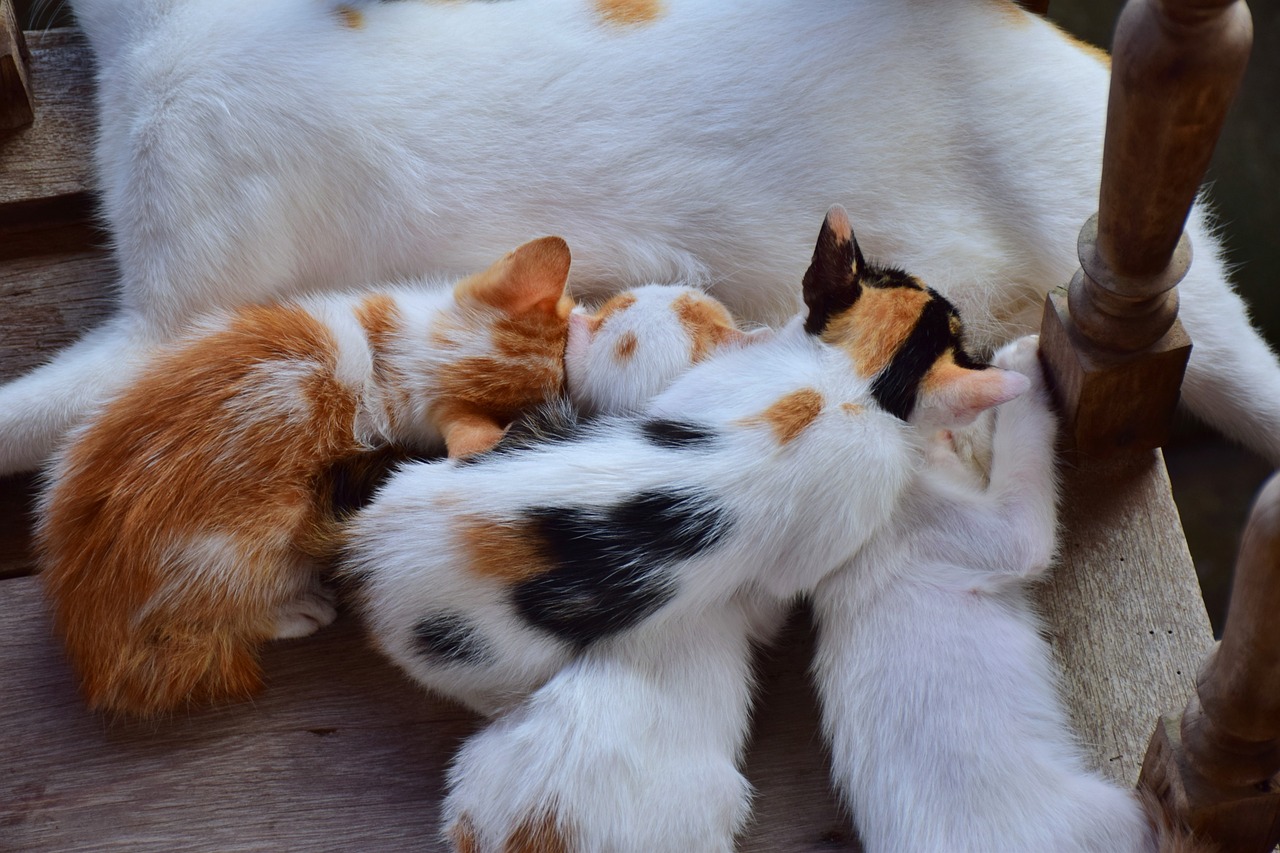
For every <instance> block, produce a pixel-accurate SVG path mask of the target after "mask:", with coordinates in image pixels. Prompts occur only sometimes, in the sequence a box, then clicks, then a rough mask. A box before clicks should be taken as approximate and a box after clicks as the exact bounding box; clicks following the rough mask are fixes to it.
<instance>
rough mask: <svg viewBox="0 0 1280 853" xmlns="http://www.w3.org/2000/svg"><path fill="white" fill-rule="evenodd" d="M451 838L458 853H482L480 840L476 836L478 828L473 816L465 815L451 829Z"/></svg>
mask: <svg viewBox="0 0 1280 853" xmlns="http://www.w3.org/2000/svg"><path fill="white" fill-rule="evenodd" d="M449 840H450V841H451V842H453V849H454V850H455V851H456V853H480V842H479V840H478V839H477V838H476V828H475V826H474V825H473V824H472V823H471V818H469V817H468V816H467V815H463V816H462V817H460V818H458V822H457V823H455V824H454V825H453V829H451V830H450V831H449Z"/></svg>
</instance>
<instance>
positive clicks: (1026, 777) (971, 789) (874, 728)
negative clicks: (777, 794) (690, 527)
mask: <svg viewBox="0 0 1280 853" xmlns="http://www.w3.org/2000/svg"><path fill="white" fill-rule="evenodd" d="M881 559H882V561H884V562H883V564H882V565H867V564H862V563H857V562H855V563H851V564H849V565H848V566H846V567H845V568H844V569H841V570H840V571H838V572H837V573H835V574H834V575H832V576H830V577H829V578H828V579H827V580H826V581H824V582H823V584H822V585H821V586H820V587H819V588H818V590H817V591H816V592H815V595H814V604H815V615H816V618H817V621H818V629H819V630H818V643H817V649H816V653H815V658H814V675H815V680H816V683H817V688H818V694H819V697H820V700H821V706H822V717H823V728H824V731H825V733H826V736H827V738H828V740H829V743H830V745H831V759H832V763H831V767H832V775H833V778H834V781H835V783H836V786H837V787H838V788H839V790H840V792H841V794H842V796H843V799H844V801H845V803H846V804H847V805H848V807H849V809H850V811H851V813H852V815H853V818H854V823H855V825H856V826H857V828H858V832H859V834H860V836H861V840H862V844H863V849H864V850H866V851H867V853H900V851H907V850H921V851H923V850H929V851H954V852H955V853H959V851H972V853H990V851H1022V850H1060V851H1096V853H1104V851H1106V853H1125V852H1126V851H1133V853H1137V851H1146V850H1148V849H1149V845H1150V844H1151V837H1150V830H1149V828H1148V826H1147V824H1146V822H1145V820H1144V818H1143V815H1142V812H1141V809H1140V808H1139V806H1138V804H1137V801H1136V800H1135V798H1134V797H1133V796H1132V794H1131V792H1129V791H1127V790H1124V789H1121V788H1119V787H1117V786H1115V785H1113V784H1111V783H1109V782H1107V781H1106V780H1104V779H1103V778H1102V777H1101V776H1100V775H1099V774H1097V773H1095V772H1092V771H1091V770H1089V769H1088V768H1087V767H1086V766H1085V763H1084V759H1083V757H1082V755H1081V753H1080V750H1079V748H1078V747H1077V746H1076V745H1075V743H1074V740H1073V737H1072V734H1071V731H1070V728H1069V726H1068V722H1067V718H1066V714H1065V712H1064V711H1063V709H1062V706H1061V703H1060V701H1059V700H1058V698H1057V695H1056V689H1055V677H1054V672H1053V669H1052V661H1051V656H1050V653H1049V649H1048V646H1047V644H1046V643H1045V642H1044V640H1043V639H1041V637H1040V636H1039V635H1038V633H1037V630H1036V624H1035V620H1034V618H1033V617H1032V616H1031V613H1030V610H1029V608H1028V607H1027V605H1026V603H1025V601H1023V600H1021V599H1019V598H1017V597H1016V596H1010V595H998V596H992V595H985V594H975V593H973V592H971V591H969V590H964V589H956V588H949V587H947V586H946V585H945V584H940V583H937V582H936V581H935V579H933V578H932V577H926V575H928V571H927V567H926V568H925V570H924V571H920V572H916V573H915V574H918V575H920V576H921V577H920V579H919V580H916V579H914V577H913V578H904V577H902V576H901V566H900V565H892V564H894V563H900V562H901V559H902V555H901V553H900V552H899V553H896V554H889V553H887V552H886V553H884V554H882V555H881Z"/></svg>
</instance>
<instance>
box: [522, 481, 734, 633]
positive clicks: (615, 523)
mask: <svg viewBox="0 0 1280 853" xmlns="http://www.w3.org/2000/svg"><path fill="white" fill-rule="evenodd" d="M528 518H529V520H530V522H531V527H532V529H533V531H534V533H535V535H536V537H537V540H538V543H539V545H540V547H541V548H542V549H543V552H544V555H545V557H546V559H547V562H548V563H549V564H550V565H551V566H552V569H551V570H550V571H548V572H546V573H545V574H542V575H539V576H537V577H534V578H530V579H529V580H526V581H523V582H522V583H520V584H518V585H517V586H516V587H515V588H514V589H513V590H512V594H513V596H514V602H515V606H516V609H517V611H518V612H519V613H520V615H521V616H523V617H524V618H525V619H526V620H527V621H528V622H529V623H530V624H531V625H534V626H535V627H537V628H541V629H542V630H544V631H547V632H549V633H551V634H554V635H556V636H557V637H559V638H560V639H562V640H565V641H567V642H570V643H573V644H574V645H577V646H586V645H588V644H590V643H592V642H595V641H596V640H599V639H601V638H603V637H607V636H609V635H611V634H615V633H617V632H619V631H622V630H624V629H626V628H629V627H631V626H632V625H635V624H636V623H637V622H639V621H640V620H642V619H644V618H645V617H646V616H648V615H649V614H651V613H653V612H654V611H655V610H657V609H658V608H659V607H661V606H662V605H663V604H665V603H666V602H668V601H669V600H670V599H671V598H672V596H673V595H675V589H674V587H673V585H672V579H671V576H670V574H669V573H668V571H667V567H668V566H669V565H670V564H671V563H673V562H676V561H679V560H687V559H690V558H692V557H695V556H697V555H699V554H702V553H705V552H707V551H709V550H711V549H712V548H714V547H715V546H716V544H717V543H719V542H720V541H721V539H722V538H723V536H724V535H725V533H727V532H728V530H729V526H730V519H729V517H728V515H727V514H726V511H725V510H724V509H723V508H722V507H720V506H718V505H717V504H715V503H714V502H713V501H712V500H711V499H710V498H709V497H707V496H706V495H704V494H700V493H697V492H690V491H673V492H661V491H652V492H641V493H640V494H637V495H634V496H633V497H631V498H628V499H627V500H624V501H622V502H621V503H617V504H614V505H612V506H608V507H604V508H602V509H595V508H590V507H582V506H573V507H545V508H539V509H535V510H532V511H530V512H529V513H528Z"/></svg>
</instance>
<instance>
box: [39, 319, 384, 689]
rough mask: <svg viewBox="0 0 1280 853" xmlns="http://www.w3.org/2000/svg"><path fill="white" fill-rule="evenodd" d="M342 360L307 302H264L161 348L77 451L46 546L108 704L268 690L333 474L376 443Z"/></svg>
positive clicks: (71, 628)
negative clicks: (262, 653)
mask: <svg viewBox="0 0 1280 853" xmlns="http://www.w3.org/2000/svg"><path fill="white" fill-rule="evenodd" d="M336 363H337V344H336V342H335V341H334V340H333V338H332V335H331V334H330V333H329V330H328V329H327V328H326V327H325V326H323V325H322V324H321V323H320V322H319V321H317V320H316V319H315V318H314V317H312V316H311V315H310V314H308V313H307V312H306V311H305V310H303V309H302V308H300V307H297V306H254V307H247V308H244V309H241V310H240V311H239V312H238V313H237V314H236V315H235V316H234V317H233V318H232V320H231V321H230V322H229V324H228V326H227V327H226V328H224V329H222V330H220V331H215V332H211V333H209V334H206V335H204V336H202V337H199V338H196V339H194V340H192V341H190V342H188V343H185V344H180V345H178V346H176V347H175V348H173V349H171V350H169V351H167V352H165V353H164V354H162V355H160V356H158V357H157V358H156V359H155V360H154V361H153V362H152V363H151V364H150V365H149V366H148V367H147V368H146V369H145V370H144V371H143V372H142V374H141V375H140V376H139V377H138V378H137V379H135V381H134V382H133V383H132V384H131V385H130V386H129V387H128V388H127V389H126V390H125V391H124V392H123V393H122V394H121V395H120V396H119V397H117V398H115V399H114V400H113V401H112V402H110V403H109V404H108V405H107V407H106V408H105V409H104V410H103V411H102V413H101V414H100V415H98V416H97V417H96V419H95V420H93V421H92V422H91V423H90V425H89V426H88V427H87V429H86V430H85V431H84V432H82V433H81V434H80V435H79V436H78V437H77V439H76V440H75V442H74V443H73V444H72V445H71V447H70V448H69V449H68V450H67V452H66V455H65V456H64V458H63V460H62V461H61V463H60V465H59V473H58V475H57V479H56V482H55V484H54V486H53V487H52V488H51V490H50V491H49V493H48V495H47V497H46V502H45V504H44V513H43V517H42V520H41V525H40V531H39V536H40V551H41V558H42V563H43V565H44V568H45V571H44V581H45V589H46V592H47V594H48V596H49V598H50V600H51V603H52V604H53V610H54V617H55V623H56V625H57V628H58V631H59V633H60V634H61V635H62V638H63V640H64V644H65V647H66V649H67V652H68V656H69V657H70V659H71V662H72V664H73V666H74V667H75V669H76V671H77V673H78V674H79V676H80V678H81V682H82V688H83V690H84V693H85V695H86V698H87V699H88V700H89V702H90V704H91V705H92V706H94V707H103V708H107V709H109V710H112V711H116V712H129V713H134V714H141V715H148V714H154V713H160V712H167V711H172V710H174V709H177V708H180V707H183V706H186V705H192V704H194V705H200V704H205V703H207V702H219V701H227V700H233V699H239V698H244V697H246V696H248V695H250V694H252V693H253V692H255V691H256V690H257V689H258V687H259V686H260V685H261V671H260V668H259V666H258V662H257V646H258V644H259V643H261V642H263V641H265V640H267V639H269V638H270V636H271V635H272V632H273V631H274V628H275V619H276V616H277V614H278V612H279V609H280V607H281V606H282V605H284V604H285V603H287V602H288V601H290V600H292V599H293V598H295V597H296V596H297V595H299V594H301V593H302V592H303V591H304V590H305V589H307V588H308V587H309V586H310V584H311V583H312V582H313V572H314V568H313V564H312V562H311V561H310V560H308V559H306V558H305V556H304V555H303V553H302V552H303V550H304V548H305V546H306V545H307V544H308V543H316V542H323V541H324V537H323V536H318V535H317V531H321V530H323V529H325V528H326V527H327V526H329V525H330V524H331V523H332V519H331V518H329V517H328V516H329V514H330V513H331V511H332V505H331V500H330V499H329V497H328V496H327V495H321V494H318V492H319V491H320V490H319V489H317V483H318V482H321V481H324V480H325V478H326V476H327V473H328V472H329V471H330V469H331V467H332V465H333V464H334V462H336V461H337V460H340V459H342V458H344V457H347V456H351V455H354V454H356V453H357V452H358V451H359V449H360V448H359V446H358V445H357V443H356V440H355V437H354V435H353V433H352V425H353V423H354V420H355V412H356V406H357V398H356V395H355V392H354V391H352V390H351V389H348V388H346V387H344V386H343V385H342V384H341V383H339V382H338V381H337V379H336V377H335V376H334V370H335V369H336ZM281 365H286V366H287V367H288V368H289V369H287V370H280V369H278V368H279V367H280V366H281Z"/></svg>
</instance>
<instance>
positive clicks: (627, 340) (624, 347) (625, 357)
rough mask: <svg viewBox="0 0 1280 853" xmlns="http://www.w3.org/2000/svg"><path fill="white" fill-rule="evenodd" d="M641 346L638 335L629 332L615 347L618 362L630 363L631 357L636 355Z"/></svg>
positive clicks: (614, 351) (614, 353) (614, 352)
mask: <svg viewBox="0 0 1280 853" xmlns="http://www.w3.org/2000/svg"><path fill="white" fill-rule="evenodd" d="M639 345H640V341H639V340H638V339H637V338H636V333H635V332H627V333H626V334H625V335H623V336H622V337H621V338H619V339H618V343H616V344H615V345H614V347H613V355H614V357H615V358H617V359H618V361H624V362H625V361H630V360H631V357H632V356H633V355H635V354H636V347H637V346H639Z"/></svg>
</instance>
